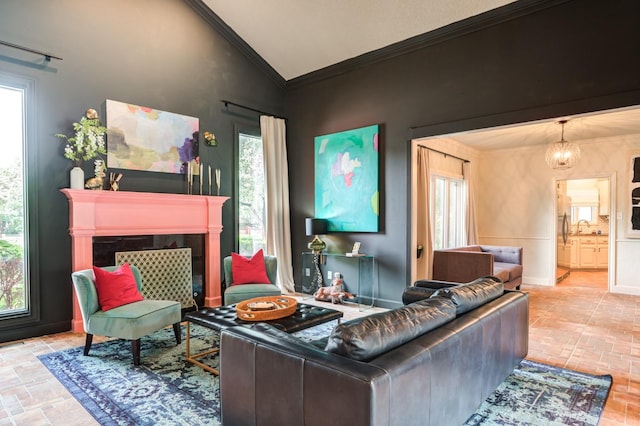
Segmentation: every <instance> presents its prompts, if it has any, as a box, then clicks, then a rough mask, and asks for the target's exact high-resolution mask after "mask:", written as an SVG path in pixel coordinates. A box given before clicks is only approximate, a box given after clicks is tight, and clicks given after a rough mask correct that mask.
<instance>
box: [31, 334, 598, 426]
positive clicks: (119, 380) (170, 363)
mask: <svg viewBox="0 0 640 426" xmlns="http://www.w3.org/2000/svg"><path fill="white" fill-rule="evenodd" d="M333 325H335V324H331V323H330V324H325V325H323V326H319V327H315V328H312V329H309V330H305V331H302V332H299V333H296V335H297V336H298V337H300V338H302V339H304V340H314V339H317V338H320V337H323V336H326V335H327V333H328V332H329V331H330V330H331V328H332V327H333ZM184 336H185V329H184V327H183V343H182V344H181V345H178V346H176V344H175V339H174V337H173V330H172V329H171V328H168V329H165V330H160V331H158V332H156V333H154V334H152V335H150V336H147V337H146V338H143V339H142V347H141V349H142V361H141V362H142V365H141V366H139V367H133V364H132V358H131V345H130V343H129V342H127V341H123V340H112V341H108V342H104V343H97V344H94V345H93V346H92V348H91V352H90V356H83V355H82V348H74V349H68V350H64V351H60V352H54V353H51V354H46V355H41V356H40V357H39V358H40V360H41V362H42V363H43V364H44V365H45V366H46V367H47V368H48V369H49V370H50V371H51V372H52V373H53V375H54V376H55V377H56V378H57V379H58V380H59V381H60V382H61V383H62V384H63V385H64V386H65V387H66V388H67V389H68V390H69V392H70V393H71V394H72V395H73V396H74V397H75V398H76V399H77V400H78V401H79V402H80V403H81V404H82V405H83V406H84V407H85V408H86V410H87V411H88V412H89V413H91V415H93V417H94V418H95V419H96V420H97V421H98V422H99V423H100V424H102V425H172V426H173V425H190V426H193V425H219V424H220V398H219V388H218V377H216V376H214V375H212V374H209V373H207V372H206V371H204V370H203V369H202V368H200V367H198V366H195V365H193V364H190V363H187V362H186V361H185V360H184V356H185V355H184V354H185V343H184ZM192 337H195V339H193V338H192V341H191V342H192V351H193V352H198V351H201V350H204V349H206V348H208V347H210V346H211V345H213V344H216V345H217V339H216V337H215V333H211V332H210V330H206V329H203V328H201V327H197V326H192ZM214 340H215V341H214ZM204 362H205V363H207V364H210V365H212V366H217V362H218V360H217V357H216V356H213V357H211V358H210V359H205V360H204ZM610 387H611V377H610V376H591V375H588V374H582V373H578V372H575V371H571V370H566V369H562V368H555V367H551V366H548V365H545V364H538V363H535V362H531V361H527V360H525V361H523V362H522V364H521V365H520V366H519V367H518V368H517V369H516V370H515V371H514V373H513V374H512V375H511V376H509V377H508V378H507V379H506V380H505V382H504V383H502V384H501V385H500V386H499V387H498V389H497V390H496V391H495V392H494V394H493V395H491V397H490V398H489V399H487V401H486V402H485V403H483V404H482V406H481V407H480V408H479V409H478V411H477V412H476V413H475V414H474V415H473V416H472V417H471V418H470V419H469V420H468V421H467V423H466V424H467V425H518V426H520V425H535V426H538V425H585V426H586V425H597V424H598V420H599V417H600V414H601V413H602V409H603V407H604V402H605V400H606V398H607V395H608V392H609V388H610Z"/></svg>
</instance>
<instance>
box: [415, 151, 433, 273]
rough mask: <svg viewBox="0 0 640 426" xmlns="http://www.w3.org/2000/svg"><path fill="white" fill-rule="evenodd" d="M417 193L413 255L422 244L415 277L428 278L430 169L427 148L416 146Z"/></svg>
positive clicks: (430, 241)
mask: <svg viewBox="0 0 640 426" xmlns="http://www.w3.org/2000/svg"><path fill="white" fill-rule="evenodd" d="M417 173H418V176H417V177H418V182H417V183H418V188H417V189H418V194H417V200H416V201H417V204H418V206H417V207H418V208H417V216H418V217H417V223H416V232H417V234H418V235H417V236H416V237H417V238H416V242H417V244H418V247H415V250H416V251H415V252H414V256H416V257H417V256H418V251H419V247H420V246H422V254H421V255H420V256H419V257H417V260H416V277H417V278H418V279H430V278H431V277H432V266H431V258H432V257H433V256H432V252H433V241H432V233H431V220H430V216H431V214H430V211H429V210H430V209H429V202H430V198H431V195H430V194H431V192H430V189H431V188H430V185H431V179H430V170H429V150H427V149H422V148H418V167H417Z"/></svg>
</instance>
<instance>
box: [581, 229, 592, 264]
mask: <svg viewBox="0 0 640 426" xmlns="http://www.w3.org/2000/svg"><path fill="white" fill-rule="evenodd" d="M580 267H581V268H595V267H596V237H595V236H594V237H580Z"/></svg>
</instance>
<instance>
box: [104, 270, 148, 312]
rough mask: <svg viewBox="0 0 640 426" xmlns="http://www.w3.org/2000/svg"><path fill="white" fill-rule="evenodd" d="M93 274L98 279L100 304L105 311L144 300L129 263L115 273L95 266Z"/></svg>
mask: <svg viewBox="0 0 640 426" xmlns="http://www.w3.org/2000/svg"><path fill="white" fill-rule="evenodd" d="M93 274H94V275H95V277H96V291H97V292H98V303H99V304H100V309H102V310H103V311H108V310H109V309H113V308H117V307H118V306H122V305H126V304H128V303H133V302H139V301H141V300H144V298H143V297H142V294H140V291H138V285H137V284H136V278H135V276H134V275H133V271H131V267H130V266H129V264H128V263H125V264H124V265H122V266H120V267H119V268H118V269H116V270H115V271H113V272H109V271H107V270H105V269H102V268H96V267H95V266H94V267H93Z"/></svg>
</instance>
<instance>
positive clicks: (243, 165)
mask: <svg viewBox="0 0 640 426" xmlns="http://www.w3.org/2000/svg"><path fill="white" fill-rule="evenodd" d="M237 223H238V253H240V254H242V255H244V256H251V255H253V254H254V253H255V252H256V251H258V250H260V249H263V250H265V251H266V248H267V237H266V210H265V176H264V155H263V149H262V138H261V137H260V136H259V135H255V134H249V133H243V132H240V133H239V135H238V222H237Z"/></svg>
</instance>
